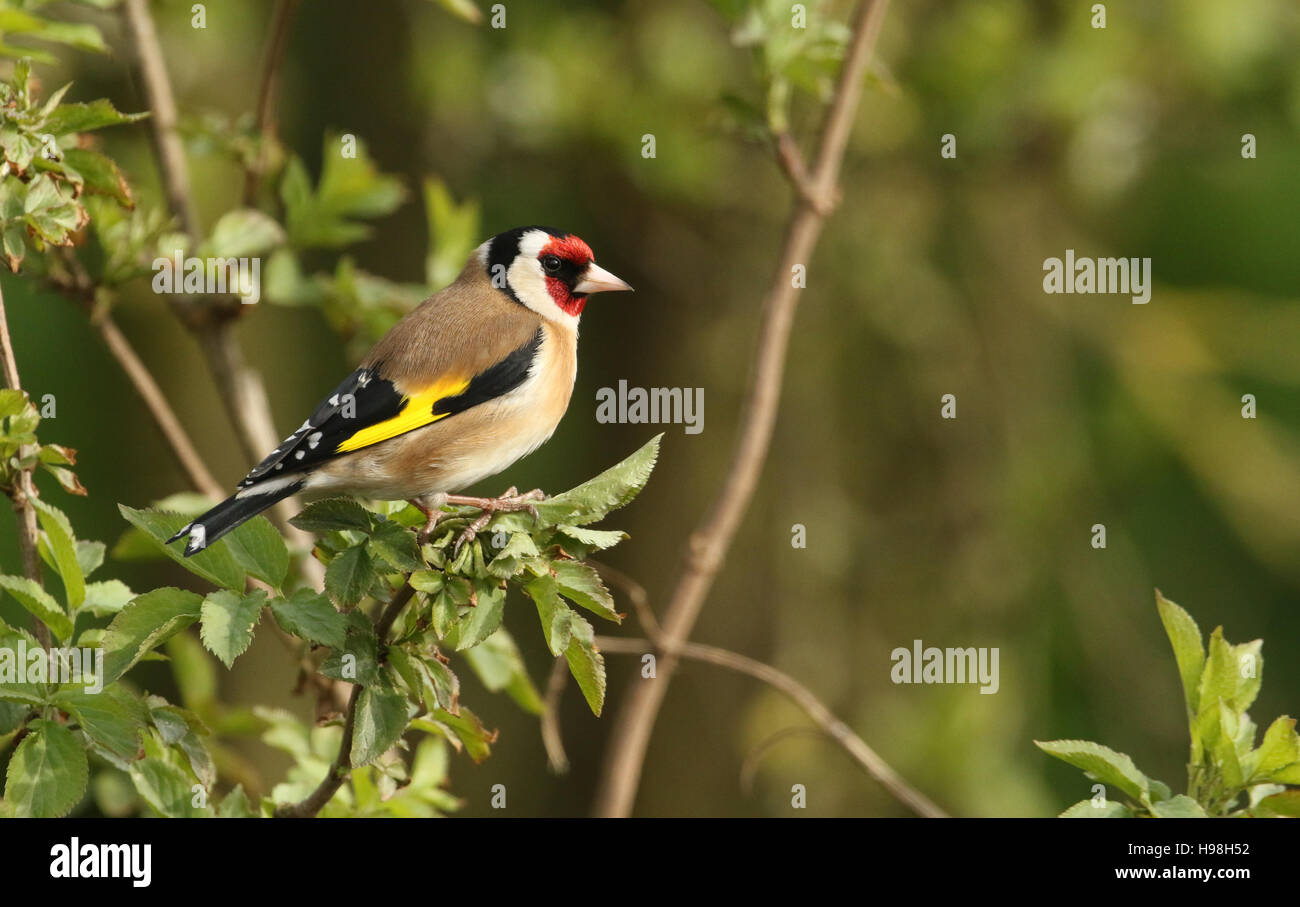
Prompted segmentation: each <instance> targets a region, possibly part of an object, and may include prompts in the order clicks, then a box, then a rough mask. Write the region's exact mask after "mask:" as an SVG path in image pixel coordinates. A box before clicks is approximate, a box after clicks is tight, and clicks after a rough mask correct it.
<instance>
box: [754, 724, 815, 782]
mask: <svg viewBox="0 0 1300 907" xmlns="http://www.w3.org/2000/svg"><path fill="white" fill-rule="evenodd" d="M791 737H817V738H819V739H829V740H831V741H834V740H835V738H834V737H831V735H830V734H828V733H826V732H825V731H824V730H822V729H821V728H819V727H805V726H803V725H797V726H795V727H786V728H781V730H779V731H777V732H776V733H774V734H769V735H767V736H766V737H764V738H763V739H762V740H760V741H759V742H758V744H757V745H756V746H755V747H754V748H753V749H751V750H750V751H749V752H748V753H747V754H746V755H745V761H744V762H742V763H740V789H741V790H743V791H744V792H745V794H746V795H749V794H752V793H753V792H754V776H755V775H757V774H758V767H759V765H761V764H762V762H763V757H764V756H766V755H767V754H768V753H769V752H770V751H771V750H772V749H774V748H775V747H776V745H777V744H778V743H781V742H782V741H785V740H789V739H790V738H791Z"/></svg>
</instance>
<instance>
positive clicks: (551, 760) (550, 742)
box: [542, 655, 569, 775]
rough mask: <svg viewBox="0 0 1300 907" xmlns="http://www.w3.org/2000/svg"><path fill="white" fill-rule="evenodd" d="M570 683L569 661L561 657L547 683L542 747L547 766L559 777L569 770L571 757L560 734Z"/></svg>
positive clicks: (543, 709) (553, 666) (552, 668)
mask: <svg viewBox="0 0 1300 907" xmlns="http://www.w3.org/2000/svg"><path fill="white" fill-rule="evenodd" d="M568 681H569V660H568V659H567V658H565V657H564V656H563V655H561V656H560V657H559V658H557V659H555V663H554V664H553V665H551V676H550V679H549V680H547V681H546V701H545V703H544V704H543V707H542V746H543V747H545V749H546V764H547V765H549V766H550V768H551V771H553V772H555V774H557V775H563V774H565V773H566V772H567V771H568V770H569V756H568V754H567V753H565V752H564V737H563V736H562V735H561V734H560V700H562V699H563V698H564V687H565V685H566V684H567V683H568Z"/></svg>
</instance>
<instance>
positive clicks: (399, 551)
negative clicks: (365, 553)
mask: <svg viewBox="0 0 1300 907" xmlns="http://www.w3.org/2000/svg"><path fill="white" fill-rule="evenodd" d="M367 544H368V547H369V548H370V553H371V554H372V555H373V556H375V557H378V558H379V559H381V560H382V561H384V562H385V563H387V564H388V565H389V566H391V567H392V568H393V569H394V570H398V571H401V572H402V573H410V572H412V571H415V570H423V569H424V559H423V558H422V557H420V546H419V545H418V544H416V541H415V533H413V532H411V530H409V529H407V528H406V527H405V526H402V525H401V524H400V523H395V522H393V521H392V520H385V521H383V522H381V523H379V524H378V525H377V526H376V527H375V531H374V534H373V535H371V537H370V541H369V542H368V543H367Z"/></svg>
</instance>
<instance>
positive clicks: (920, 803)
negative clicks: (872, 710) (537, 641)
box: [596, 636, 947, 819]
mask: <svg viewBox="0 0 1300 907" xmlns="http://www.w3.org/2000/svg"><path fill="white" fill-rule="evenodd" d="M596 646H597V648H599V649H600V651H602V652H610V653H615V654H625V655H641V654H644V653H645V652H648V651H650V650H651V649H654V648H656V646H654V644H653V643H651V642H650V640H648V639H628V638H626V637H621V636H597V637H596ZM661 651H662V652H663V653H664V656H665V658H661V659H660V661H659V665H660V667H659V669H658V670H659V671H662V665H663V663H664V661H665V660H666V658H667V657H668V656H672V657H681V658H687V659H690V660H692V661H702V662H706V663H708V664H712V665H717V666H719V667H723V668H728V669H730V670H732V671H738V672H740V673H741V674H747V675H749V676H750V677H753V678H755V679H756V680H760V681H762V682H763V683H765V684H767V685H768V686H770V687H772V688H774V689H776V690H780V691H781V692H782V693H784V694H785V695H786V696H788V697H789V698H790V699H791V700H792V701H793V702H794V703H795V705H797V706H799V708H801V709H802V710H803V711H804V712H805V713H806V714H807V715H808V717H809V718H811V719H812V720H813V722H814V723H815V724H816V725H817V726H818V727H819V728H820V729H821V730H822V731H824V732H825V733H826V734H827V735H828V736H829V737H831V739H833V740H834V741H835V742H836V743H838V744H839V745H840V746H842V747H843V748H844V750H845V751H846V752H847V753H848V754H849V755H850V756H852V757H853V758H854V760H855V761H857V763H858V764H859V765H860V766H862V768H863V769H864V770H865V771H866V772H867V774H869V775H871V777H873V778H875V779H876V780H877V781H878V782H880V784H881V786H882V787H884V788H885V789H886V790H888V791H889V792H890V793H891V794H893V795H894V796H895V797H896V798H897V799H898V800H900V801H901V802H903V803H905V804H907V805H908V806H909V807H911V808H912V809H913V810H914V811H915V812H916V813H917V814H918V815H921V816H925V817H926V818H929V819H943V818H947V814H946V813H945V812H944V811H943V810H941V809H939V807H937V806H935V805H934V803H933V802H932V801H931V800H930V799H929V798H928V797H926V796H925V794H923V793H921V792H920V791H918V790H916V788H914V787H912V786H911V785H910V784H908V783H907V781H905V780H904V779H903V777H902V776H901V775H899V774H898V772H896V771H894V769H893V768H892V767H890V765H889V763H887V762H886V761H885V760H884V759H882V758H880V755H879V754H878V753H877V752H876V751H875V750H873V749H872V748H871V747H870V746H868V745H867V743H866V742H865V741H864V740H863V739H862V738H861V737H859V736H858V735H857V734H855V733H854V732H853V729H852V728H850V727H849V726H848V725H847V724H845V723H844V722H843V721H841V720H840V719H838V718H836V717H835V715H834V713H833V712H831V710H830V709H828V708H827V707H826V706H825V705H824V704H823V703H822V701H821V700H820V699H818V698H817V697H816V696H815V695H813V693H812V691H811V690H809V689H808V688H807V687H805V686H804V685H803V684H801V683H800V682H799V681H797V680H795V679H794V678H793V677H791V676H790V675H789V674H786V673H785V672H783V671H778V670H777V669H776V668H774V667H772V666H771V665H769V664H765V663H763V662H761V661H757V660H756V659H753V658H749V657H748V656H746V655H740V654H738V653H736V652H731V651H728V650H727V649H720V648H718V647H717V646H706V645H701V644H700V643H694V642H683V643H681V644H679V645H674V646H673V647H672V648H671V649H668V648H662V649H661ZM662 680H663V678H662V677H659V678H658V679H657V680H656V681H655V683H653V684H649V683H647V684H642V686H658V685H659V683H660V682H661V681H662Z"/></svg>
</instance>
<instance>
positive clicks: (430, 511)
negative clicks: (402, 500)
mask: <svg viewBox="0 0 1300 907" xmlns="http://www.w3.org/2000/svg"><path fill="white" fill-rule="evenodd" d="M446 499H447V495H445V494H433V495H429V496H428V497H427V498H411V499H410V500H409V501H407V503H408V504H410V505H411V506H412V507H414V508H415V509H416V510H418V511H420V513H422V514H424V528H423V529H421V530H420V533H419V535H417V536H416V540H417V541H418V542H419V543H420V544H421V545H423V544H424V543H425V542H427V541H429V538H430V537H431V536H432V535H433V530H434V528H435V527H436V526H437V525H438V520H440V519H442V518H443V516H445V514H444V513H443V512H442V505H443V504H445V503H446V502H447V501H446Z"/></svg>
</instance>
